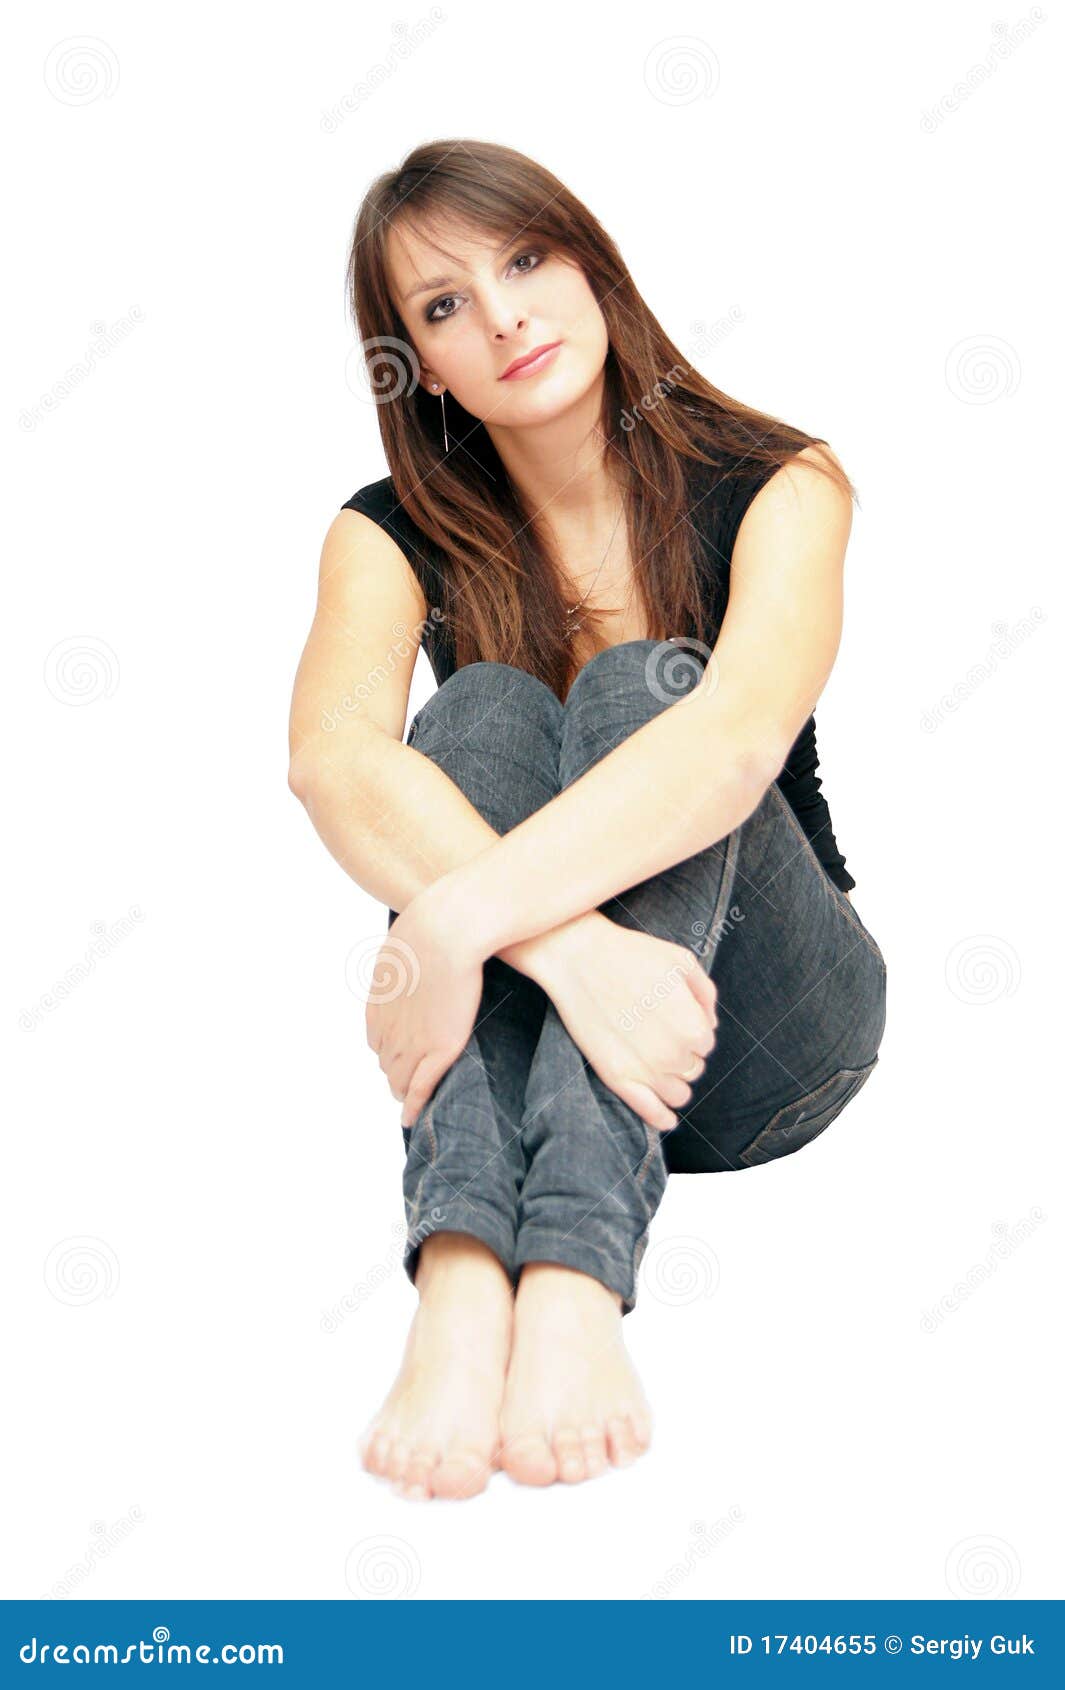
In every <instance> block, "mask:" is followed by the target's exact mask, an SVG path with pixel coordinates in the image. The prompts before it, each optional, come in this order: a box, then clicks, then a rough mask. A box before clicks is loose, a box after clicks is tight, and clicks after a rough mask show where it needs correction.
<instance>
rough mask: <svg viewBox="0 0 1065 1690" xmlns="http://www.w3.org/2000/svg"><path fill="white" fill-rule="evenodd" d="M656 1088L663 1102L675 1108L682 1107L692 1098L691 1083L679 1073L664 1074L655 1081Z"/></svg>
mask: <svg viewBox="0 0 1065 1690" xmlns="http://www.w3.org/2000/svg"><path fill="white" fill-rule="evenodd" d="M655 1090H656V1091H657V1093H658V1095H659V1097H660V1098H661V1099H662V1102H663V1103H666V1104H668V1105H669V1106H670V1107H671V1108H673V1109H681V1108H683V1106H684V1105H685V1104H686V1103H690V1102H691V1100H692V1088H691V1083H690V1081H688V1080H682V1079H681V1077H680V1075H679V1074H662V1075H661V1077H660V1078H659V1079H658V1080H657V1081H656V1082H655Z"/></svg>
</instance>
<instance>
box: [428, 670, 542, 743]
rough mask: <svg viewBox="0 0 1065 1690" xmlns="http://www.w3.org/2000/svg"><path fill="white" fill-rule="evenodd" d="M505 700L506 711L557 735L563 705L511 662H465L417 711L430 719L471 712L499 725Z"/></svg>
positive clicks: (536, 678)
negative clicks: (435, 716) (440, 713)
mask: <svg viewBox="0 0 1065 1690" xmlns="http://www.w3.org/2000/svg"><path fill="white" fill-rule="evenodd" d="M504 701H506V703H507V706H508V709H509V710H513V711H516V713H517V714H518V715H520V716H521V718H522V719H523V720H528V721H530V722H532V723H534V724H538V723H540V722H542V723H543V725H544V726H546V727H548V728H550V729H551V730H553V731H555V732H556V733H557V730H558V725H559V722H560V720H561V716H562V710H563V706H562V704H561V702H560V701H559V699H558V698H556V697H555V694H554V693H553V692H552V691H551V688H550V687H549V686H548V685H547V684H546V683H545V682H544V681H541V680H540V678H539V676H538V675H532V674H530V673H529V672H528V670H526V669H518V668H517V667H515V665H514V664H513V663H492V662H489V661H488V660H487V659H479V660H478V661H477V662H476V663H464V664H463V665H462V668H461V669H456V670H454V672H453V673H452V674H450V675H449V676H448V678H447V680H446V681H444V682H442V684H441V685H440V686H439V687H437V689H436V691H435V692H434V693H432V694H431V695H430V697H429V699H428V701H427V703H426V704H424V705H423V706H422V709H421V710H420V711H419V712H418V715H419V717H423V718H424V719H425V720H429V719H430V718H431V717H432V716H434V715H436V714H437V713H439V712H445V713H449V712H451V711H453V710H455V709H461V710H462V711H463V713H464V714H465V713H469V712H471V711H472V713H473V716H474V718H475V719H476V718H481V717H483V718H484V719H486V720H490V721H495V722H497V723H498V721H499V715H498V712H499V711H500V709H501V708H502V706H503V704H504Z"/></svg>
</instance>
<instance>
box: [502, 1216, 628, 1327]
mask: <svg viewBox="0 0 1065 1690" xmlns="http://www.w3.org/2000/svg"><path fill="white" fill-rule="evenodd" d="M643 1237H644V1238H646V1233H644V1234H643ZM639 1245H640V1240H639V1239H638V1240H637V1241H636V1243H635V1244H634V1246H633V1249H632V1253H631V1255H630V1256H629V1257H628V1259H627V1260H624V1259H622V1258H621V1257H620V1256H616V1255H607V1253H606V1252H605V1251H604V1250H600V1249H599V1248H598V1247H597V1246H596V1245H594V1244H588V1243H585V1242H583V1241H582V1240H581V1239H580V1238H577V1237H576V1236H575V1235H574V1234H572V1233H570V1234H567V1233H564V1232H552V1230H551V1228H550V1227H545V1226H530V1225H529V1224H528V1223H526V1225H524V1226H523V1227H522V1228H521V1231H520V1232H519V1234H518V1245H517V1249H516V1250H515V1252H514V1265H515V1269H516V1270H518V1271H520V1269H521V1268H522V1267H523V1266H524V1264H525V1263H526V1262H555V1263H557V1264H558V1265H559V1266H560V1267H571V1268H577V1269H578V1270H579V1272H581V1273H586V1274H588V1275H590V1277H591V1278H592V1279H598V1280H599V1282H600V1284H602V1285H605V1286H606V1287H607V1289H608V1290H610V1291H616V1292H617V1294H618V1296H619V1297H620V1298H621V1312H622V1314H631V1313H632V1311H633V1309H634V1308H635V1307H636V1264H637V1262H638V1261H639V1257H640V1255H642V1253H643V1252H642V1251H641V1250H640V1248H639Z"/></svg>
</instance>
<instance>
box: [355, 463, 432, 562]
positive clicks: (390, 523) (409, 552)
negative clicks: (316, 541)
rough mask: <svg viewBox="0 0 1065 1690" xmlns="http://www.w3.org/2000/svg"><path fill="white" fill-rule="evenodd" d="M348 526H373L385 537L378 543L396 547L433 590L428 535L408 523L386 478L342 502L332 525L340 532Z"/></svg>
mask: <svg viewBox="0 0 1065 1690" xmlns="http://www.w3.org/2000/svg"><path fill="white" fill-rule="evenodd" d="M348 512H354V516H350V515H348V514H347V513H348ZM359 518H363V519H365V522H359V520H358V519H359ZM352 523H355V525H356V528H357V529H360V528H361V529H363V530H364V532H368V530H367V529H366V528H365V523H373V524H374V526H375V527H376V528H378V529H380V530H381V531H382V534H383V535H387V537H388V538H387V540H384V541H383V542H382V543H383V544H384V545H385V546H386V547H387V548H389V549H391V547H398V549H399V550H400V551H401V552H402V553H403V556H404V557H405V558H406V560H407V562H408V563H409V564H410V565H411V566H412V568H413V569H414V572H415V574H416V575H417V576H418V578H419V580H420V581H421V582H422V584H423V586H427V585H428V584H429V583H432V585H433V587H434V588H435V587H436V585H437V583H438V580H439V564H438V560H437V556H436V548H435V547H434V546H433V544H432V542H431V541H430V539H429V537H428V535H426V534H423V532H422V530H421V529H420V528H419V527H418V526H417V524H416V523H414V522H413V521H412V519H411V517H410V516H409V514H408V512H407V511H406V509H405V507H404V506H403V504H402V502H401V501H400V499H399V498H398V497H397V495H396V488H395V483H394V482H393V480H392V477H391V476H390V475H385V476H382V477H381V479H380V480H379V481H369V482H367V483H366V485H365V487H360V488H359V490H358V492H357V493H353V494H352V495H351V498H350V499H345V501H344V503H343V504H342V505H341V507H340V510H339V511H338V512H337V515H336V517H335V518H334V524H333V525H334V527H337V526H338V525H339V526H340V530H341V532H345V531H346V532H348V533H350V532H351V528H350V526H349V525H350V524H352Z"/></svg>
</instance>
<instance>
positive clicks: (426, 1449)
mask: <svg viewBox="0 0 1065 1690" xmlns="http://www.w3.org/2000/svg"><path fill="white" fill-rule="evenodd" d="M417 1287H418V1297H419V1302H418V1307H417V1309H416V1310H415V1313H414V1319H413V1321H412V1322H411V1328H410V1332H409V1333H408V1335H407V1343H406V1348H405V1349H404V1352H403V1360H402V1363H401V1364H400V1369H399V1373H398V1375H397V1377H396V1382H395V1384H394V1385H393V1386H392V1389H391V1391H390V1392H389V1393H388V1396H387V1397H386V1398H385V1401H384V1403H383V1404H382V1406H381V1407H380V1409H379V1410H378V1412H377V1413H376V1414H375V1415H374V1417H373V1419H372V1420H371V1421H370V1424H369V1425H368V1426H367V1428H366V1430H365V1431H364V1432H363V1434H362V1437H361V1438H360V1440H359V1454H360V1457H361V1459H362V1464H363V1466H364V1467H366V1468H367V1469H368V1470H369V1471H370V1472H371V1473H376V1474H378V1476H379V1477H381V1478H387V1479H391V1480H392V1483H393V1486H394V1488H395V1489H396V1490H397V1491H398V1493H399V1494H400V1495H401V1496H406V1497H411V1498H418V1499H424V1498H426V1497H429V1496H447V1497H468V1496H475V1495H476V1494H477V1492H478V1491H482V1490H483V1489H484V1487H485V1485H486V1484H487V1483H488V1480H489V1478H490V1477H491V1474H492V1473H493V1471H494V1470H495V1468H496V1467H497V1466H498V1461H497V1459H496V1458H497V1455H498V1451H499V1414H500V1406H501V1402H502V1397H503V1380H504V1376H505V1374H506V1366H507V1355H508V1352H509V1349H510V1338H511V1330H512V1326H513V1318H514V1288H513V1286H512V1284H511V1281H510V1278H509V1276H508V1274H507V1272H506V1270H505V1268H504V1267H503V1264H502V1263H501V1262H500V1260H499V1257H498V1256H496V1255H495V1253H494V1252H493V1251H492V1250H490V1249H489V1248H488V1246H487V1245H486V1244H482V1243H481V1242H480V1240H479V1239H477V1238H470V1237H467V1236H466V1235H465V1234H464V1233H459V1232H434V1233H433V1234H432V1236H431V1237H429V1238H427V1239H426V1240H425V1242H424V1244H423V1245H422V1249H421V1255H420V1257H419V1259H418V1274H417Z"/></svg>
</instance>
